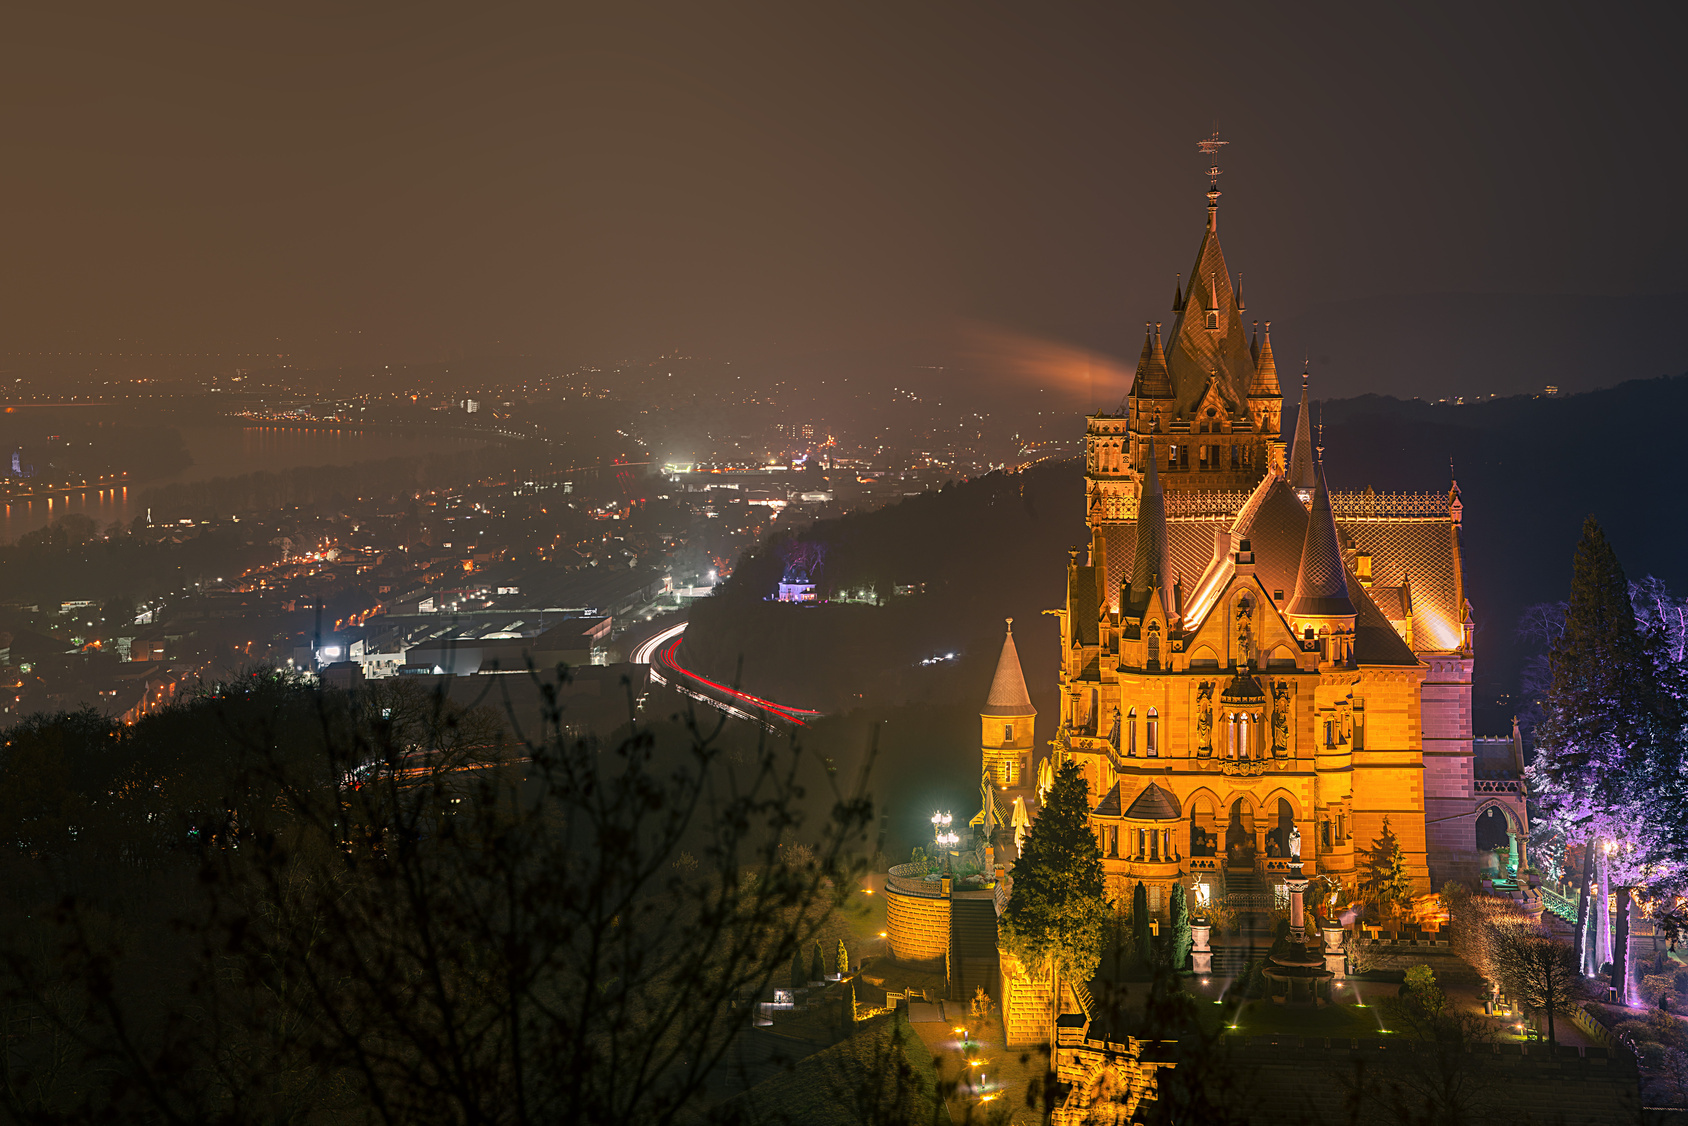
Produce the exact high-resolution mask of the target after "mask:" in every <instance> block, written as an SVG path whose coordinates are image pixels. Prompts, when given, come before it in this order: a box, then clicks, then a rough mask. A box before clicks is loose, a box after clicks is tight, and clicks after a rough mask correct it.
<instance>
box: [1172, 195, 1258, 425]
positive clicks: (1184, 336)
mask: <svg viewBox="0 0 1688 1126" xmlns="http://www.w3.org/2000/svg"><path fill="white" fill-rule="evenodd" d="M1209 214H1210V215H1213V214H1216V213H1214V212H1210V213H1209ZM1209 307H1215V308H1217V309H1218V310H1219V326H1220V327H1219V330H1218V331H1217V332H1216V331H1213V330H1212V329H1209V328H1207V327H1206V323H1205V319H1204V318H1205V316H1206V313H1207V310H1208V308H1209ZM1166 366H1167V371H1168V373H1169V374H1170V375H1171V378H1172V392H1173V395H1174V397H1175V398H1176V399H1177V400H1178V405H1179V407H1180V408H1181V409H1183V411H1184V412H1185V414H1186V415H1189V414H1192V413H1193V412H1194V411H1195V408H1196V405H1197V404H1198V403H1199V402H1200V401H1201V397H1202V392H1203V391H1204V390H1205V389H1206V387H1207V380H1208V376H1209V375H1210V374H1212V373H1213V372H1215V371H1217V372H1218V373H1219V376H1220V379H1221V381H1222V382H1223V383H1224V385H1225V387H1226V388H1227V389H1228V390H1229V392H1230V394H1231V399H1232V401H1233V402H1236V403H1242V402H1245V401H1246V400H1247V398H1248V388H1249V384H1250V383H1252V382H1253V381H1254V361H1253V360H1252V359H1251V358H1250V356H1249V353H1248V333H1247V332H1246V331H1245V330H1244V329H1243V318H1242V310H1240V309H1238V308H1237V299H1236V294H1235V293H1233V292H1232V289H1231V275H1230V272H1229V270H1228V269H1227V267H1226V265H1225V252H1224V251H1223V250H1221V249H1220V248H1219V230H1218V226H1217V222H1211V223H1210V224H1209V226H1208V229H1207V232H1206V233H1205V234H1203V236H1202V242H1201V246H1199V247H1197V248H1196V264H1195V267H1194V268H1193V269H1192V270H1191V271H1190V286H1189V288H1188V289H1186V290H1185V291H1184V305H1183V308H1182V309H1181V310H1180V311H1179V313H1178V317H1177V319H1176V320H1174V321H1173V323H1172V344H1171V346H1170V347H1169V348H1168V349H1167V357H1166Z"/></svg>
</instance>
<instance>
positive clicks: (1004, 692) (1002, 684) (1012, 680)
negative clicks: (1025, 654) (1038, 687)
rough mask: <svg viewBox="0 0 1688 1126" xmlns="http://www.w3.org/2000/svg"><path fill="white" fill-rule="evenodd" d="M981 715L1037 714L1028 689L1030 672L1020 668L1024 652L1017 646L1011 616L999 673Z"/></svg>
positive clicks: (997, 666)
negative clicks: (1027, 683) (1016, 647)
mask: <svg viewBox="0 0 1688 1126" xmlns="http://www.w3.org/2000/svg"><path fill="white" fill-rule="evenodd" d="M979 714H980V715H1001V716H1016V715H1036V714H1037V709H1036V708H1034V707H1032V698H1031V694H1030V693H1028V692H1027V691H1026V674H1025V673H1024V672H1023V671H1021V669H1020V654H1019V651H1018V650H1016V649H1015V648H1014V627H1013V619H1009V627H1008V636H1007V637H1005V638H1003V639H1002V655H1001V656H1000V657H998V658H997V660H996V676H995V677H993V678H992V679H991V690H990V695H988V696H986V697H985V708H984V710H983V711H982V712H980V713H979Z"/></svg>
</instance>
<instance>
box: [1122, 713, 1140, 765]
mask: <svg viewBox="0 0 1688 1126" xmlns="http://www.w3.org/2000/svg"><path fill="white" fill-rule="evenodd" d="M1125 754H1126V757H1127V758H1135V757H1136V756H1137V709H1136V708H1132V709H1131V710H1130V711H1129V712H1127V713H1126V716H1125Z"/></svg>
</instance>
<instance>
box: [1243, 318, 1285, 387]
mask: <svg viewBox="0 0 1688 1126" xmlns="http://www.w3.org/2000/svg"><path fill="white" fill-rule="evenodd" d="M1283 393H1284V392H1283V388H1281V387H1279V386H1278V362H1277V361H1276V360H1275V359H1273V358H1272V322H1271V321H1267V322H1266V334H1265V335H1264V336H1263V337H1261V340H1260V350H1259V351H1258V352H1257V353H1255V357H1254V384H1253V386H1251V387H1250V388H1249V389H1248V397H1249V398H1251V399H1267V398H1271V399H1276V398H1279V397H1281V396H1282V395H1283Z"/></svg>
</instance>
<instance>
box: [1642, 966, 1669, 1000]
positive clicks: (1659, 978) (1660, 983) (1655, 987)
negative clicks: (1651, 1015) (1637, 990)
mask: <svg viewBox="0 0 1688 1126" xmlns="http://www.w3.org/2000/svg"><path fill="white" fill-rule="evenodd" d="M1671 984H1672V982H1671V979H1670V978H1669V977H1667V976H1666V975H1664V974H1648V975H1646V976H1645V977H1643V978H1642V979H1641V997H1642V999H1643V1000H1645V1001H1646V1002H1647V1003H1648V1004H1649V1005H1657V1004H1658V1003H1659V998H1660V997H1662V996H1663V995H1664V994H1666V993H1669V992H1670V989H1671Z"/></svg>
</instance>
